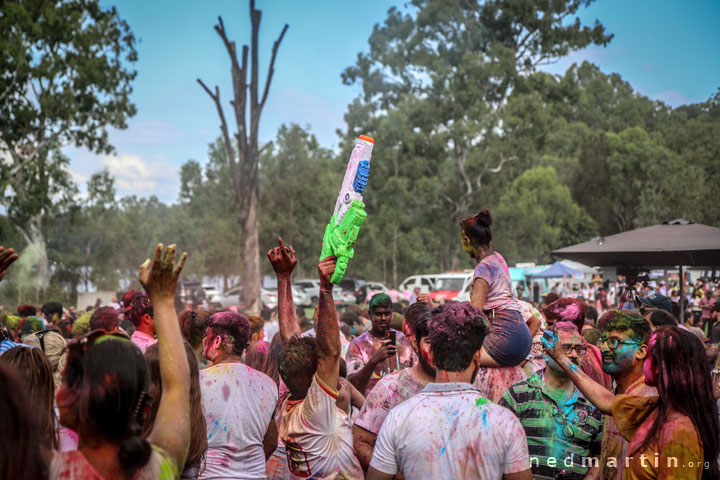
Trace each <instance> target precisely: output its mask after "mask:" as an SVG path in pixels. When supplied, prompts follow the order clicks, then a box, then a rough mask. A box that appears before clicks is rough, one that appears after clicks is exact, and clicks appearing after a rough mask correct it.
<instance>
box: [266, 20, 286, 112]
mask: <svg viewBox="0 0 720 480" xmlns="http://www.w3.org/2000/svg"><path fill="white" fill-rule="evenodd" d="M288 27H289V25H288V24H287V23H286V24H285V26H284V27H283V29H282V32H280V36H279V37H278V39H277V40H275V43H273V49H272V57H270V66H269V67H268V74H267V79H265V90H264V91H263V96H262V100H260V110H261V111H262V109H263V107H264V106H265V100H267V96H268V91H269V90H270V82H271V81H272V77H273V74H274V73H275V57H276V56H277V52H278V48H280V42H282V40H283V37H284V36H285V32H287V29H288Z"/></svg>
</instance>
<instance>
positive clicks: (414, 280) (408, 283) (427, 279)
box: [398, 275, 437, 293]
mask: <svg viewBox="0 0 720 480" xmlns="http://www.w3.org/2000/svg"><path fill="white" fill-rule="evenodd" d="M436 277H437V275H411V276H409V277H407V278H406V279H405V280H403V281H402V282H400V286H399V287H398V290H399V291H401V292H404V291H410V292H413V293H415V289H416V288H419V289H420V293H430V292H432V291H433V289H434V288H435V278H436Z"/></svg>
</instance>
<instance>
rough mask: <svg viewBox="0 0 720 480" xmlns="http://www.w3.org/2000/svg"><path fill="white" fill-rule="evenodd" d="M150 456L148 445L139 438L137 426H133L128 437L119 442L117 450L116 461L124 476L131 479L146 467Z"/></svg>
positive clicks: (150, 450)
mask: <svg viewBox="0 0 720 480" xmlns="http://www.w3.org/2000/svg"><path fill="white" fill-rule="evenodd" d="M133 421H134V420H133ZM151 455H152V447H151V446H150V443H148V441H147V440H145V439H144V438H143V437H141V436H140V427H139V425H137V424H135V425H133V427H132V428H131V432H130V435H129V436H127V437H125V438H124V439H122V440H121V441H120V448H119V449H118V460H120V464H121V465H122V466H123V470H124V471H125V474H126V475H127V476H128V477H132V476H133V475H134V474H135V472H137V471H138V470H139V469H141V468H143V467H144V466H145V465H147V463H148V461H150V456H151Z"/></svg>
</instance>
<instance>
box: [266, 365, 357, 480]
mask: <svg viewBox="0 0 720 480" xmlns="http://www.w3.org/2000/svg"><path fill="white" fill-rule="evenodd" d="M337 395H338V392H337V390H335V389H333V388H331V387H329V386H327V385H325V384H323V382H322V380H320V379H319V378H318V377H317V375H315V376H314V377H313V381H312V384H311V385H310V388H309V389H308V392H307V395H306V396H305V398H304V399H302V400H292V398H291V397H290V396H289V395H288V396H287V398H286V399H285V400H283V401H282V407H281V409H280V411H279V417H280V424H279V425H278V430H279V431H280V439H281V440H282V442H283V444H284V445H285V449H286V452H287V460H288V468H289V469H290V477H289V478H291V479H293V480H295V479H303V478H314V479H318V480H324V479H327V480H330V479H345V480H355V479H363V478H365V476H364V475H363V471H362V467H360V462H359V461H358V459H357V457H356V456H355V451H354V450H353V439H352V431H351V424H350V419H349V417H348V415H347V414H346V413H345V412H344V411H342V410H341V409H340V408H338V407H337V406H335V400H336V399H337ZM276 419H277V417H276Z"/></svg>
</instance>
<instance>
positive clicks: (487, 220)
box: [475, 208, 493, 227]
mask: <svg viewBox="0 0 720 480" xmlns="http://www.w3.org/2000/svg"><path fill="white" fill-rule="evenodd" d="M475 221H476V222H478V223H479V224H480V225H483V226H485V227H490V225H492V222H493V220H492V215H490V210H488V209H487V208H485V209H483V210H481V211H480V212H479V213H477V214H476V215H475Z"/></svg>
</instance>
